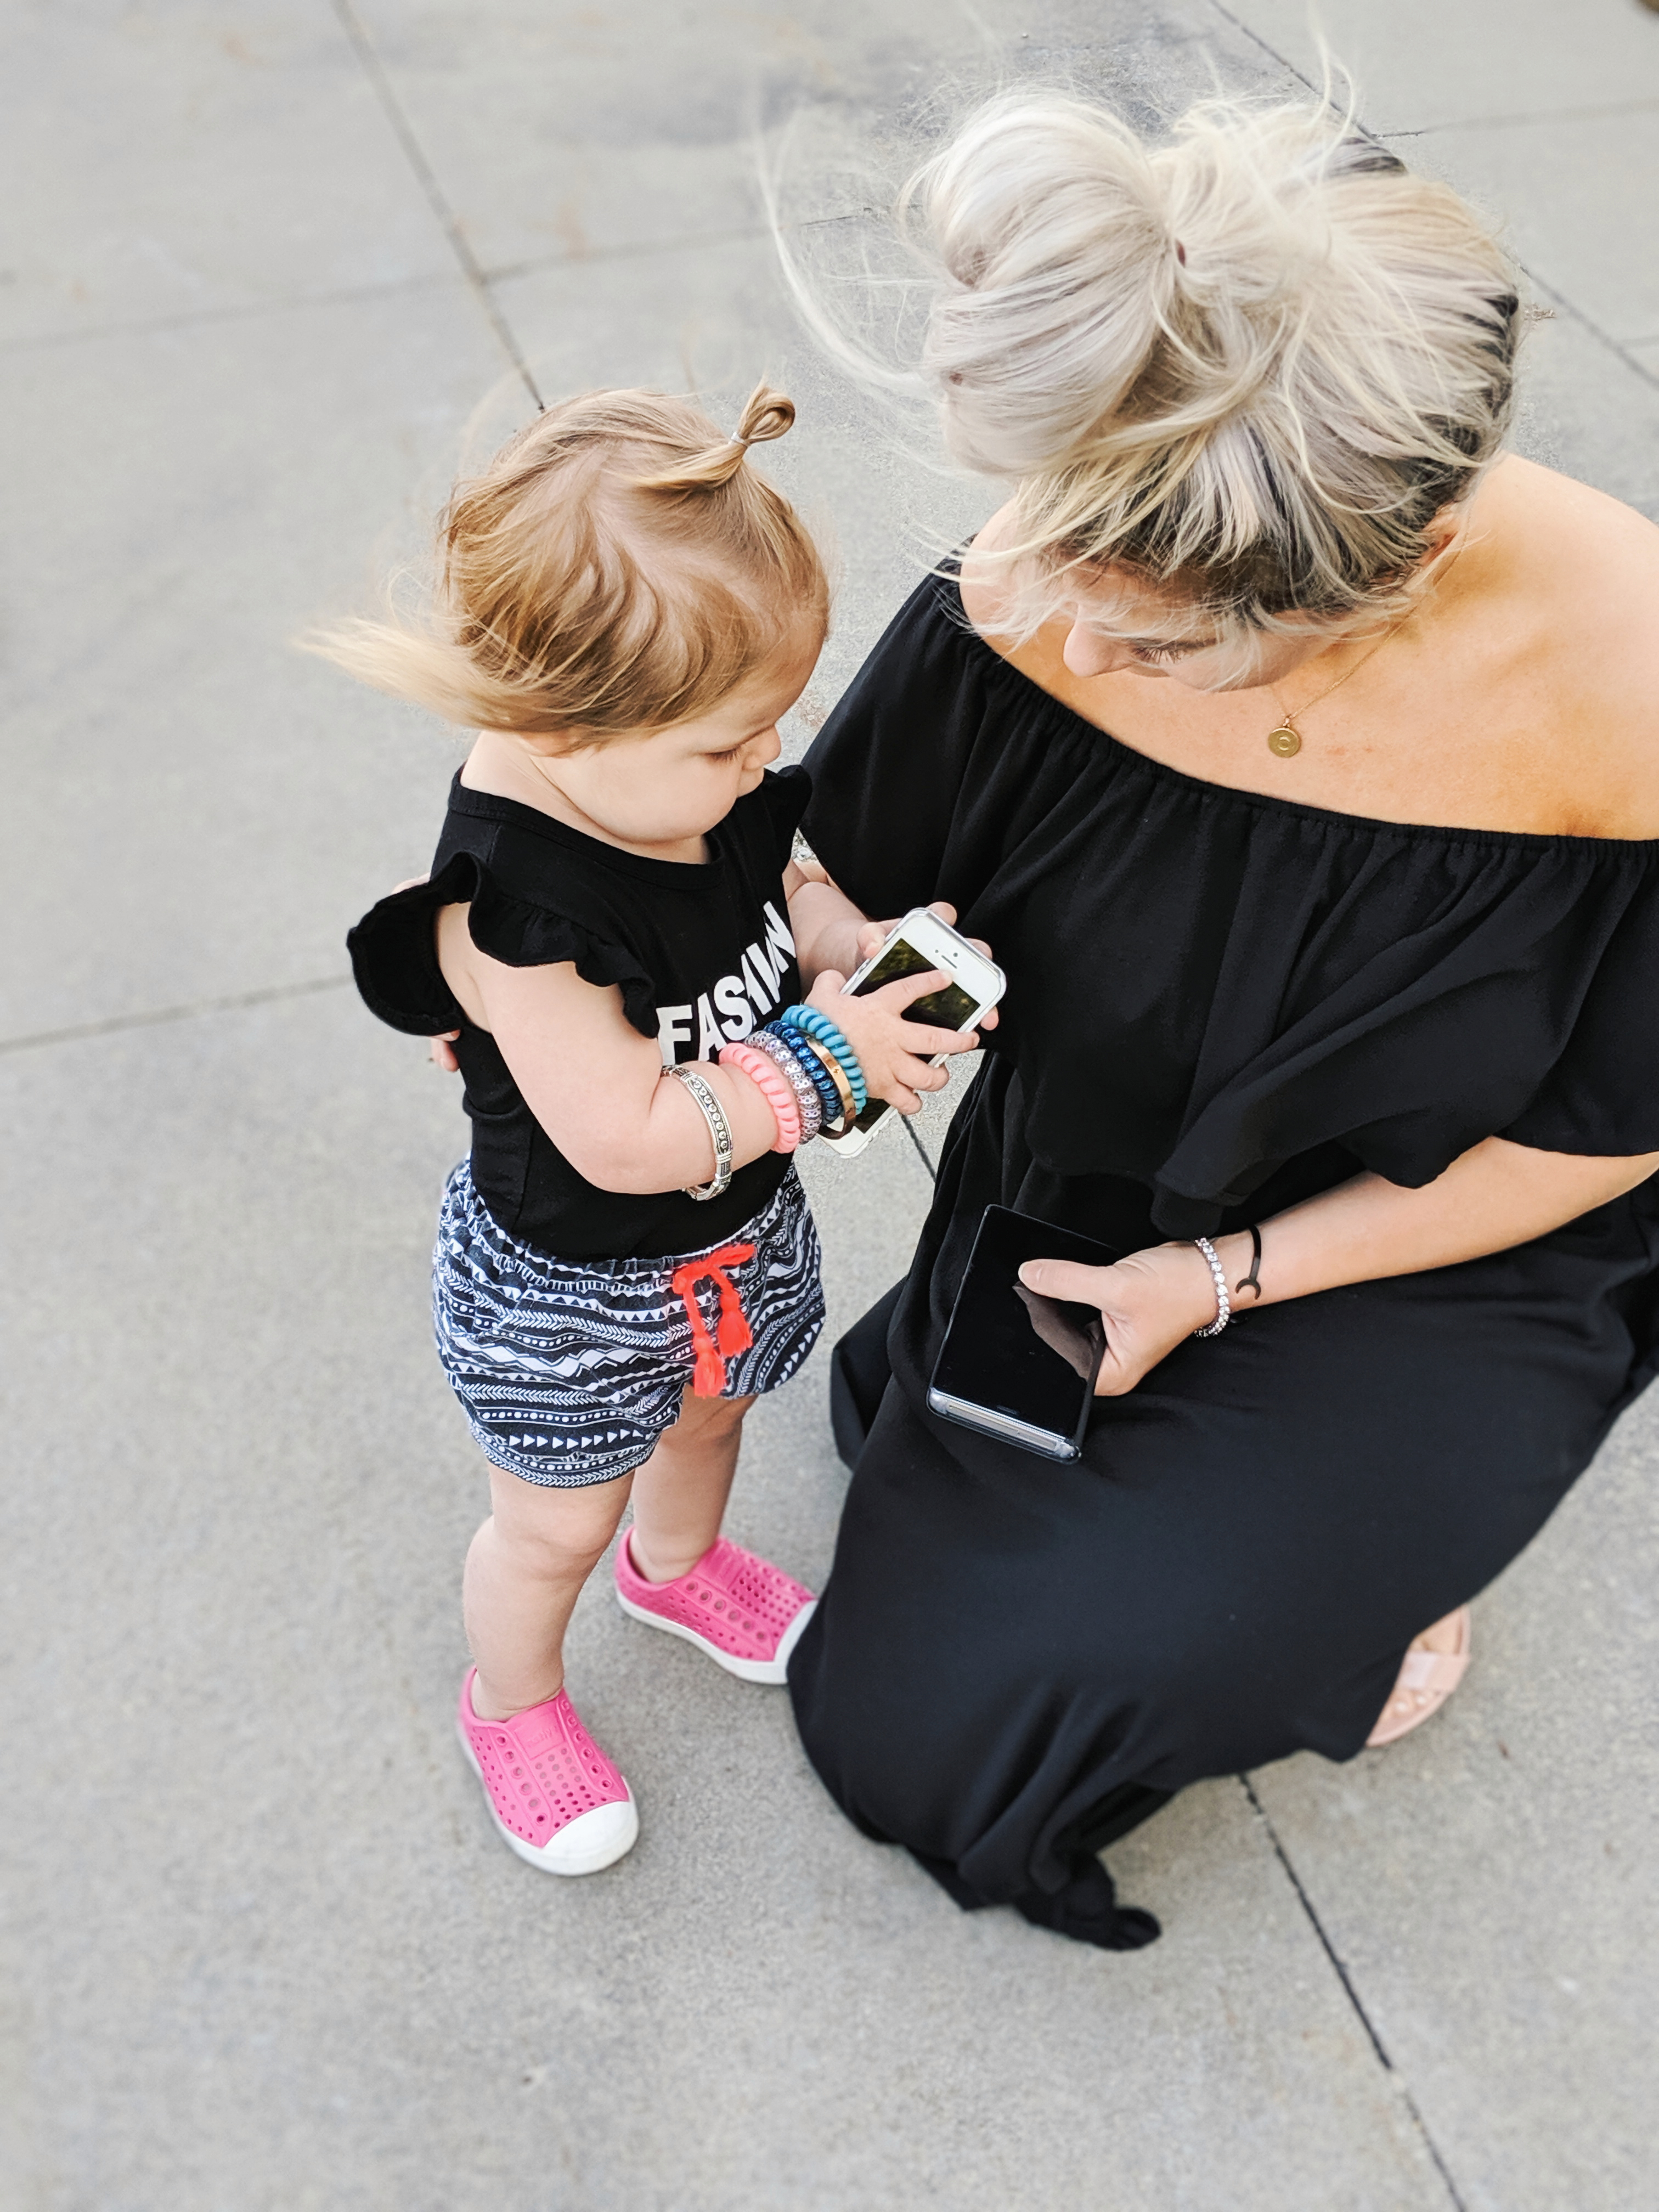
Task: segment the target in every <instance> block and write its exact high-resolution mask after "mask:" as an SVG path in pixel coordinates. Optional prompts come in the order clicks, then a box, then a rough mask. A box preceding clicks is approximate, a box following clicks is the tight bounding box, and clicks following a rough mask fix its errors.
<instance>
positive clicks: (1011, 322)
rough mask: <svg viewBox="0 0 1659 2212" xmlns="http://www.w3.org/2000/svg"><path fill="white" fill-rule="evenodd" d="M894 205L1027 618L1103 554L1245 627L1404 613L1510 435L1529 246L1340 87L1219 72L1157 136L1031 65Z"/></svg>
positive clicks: (847, 346)
mask: <svg viewBox="0 0 1659 2212" xmlns="http://www.w3.org/2000/svg"><path fill="white" fill-rule="evenodd" d="M898 216H899V222H900V226H901V230H902V234H903V236H904V237H905V238H906V239H907V240H908V242H909V244H910V246H912V248H913V249H914V251H915V253H916V254H917V255H918V256H919V257H920V259H921V266H922V270H923V272H924V275H925V276H926V278H927V283H928V285H929V288H930V291H931V301H930V306H929V310H928V313H927V322H926V327H925V331H924V333H923V336H922V338H921V345H920V349H919V352H918V354H917V356H916V357H915V361H914V364H913V367H912V370H911V377H910V381H911V384H912V388H919V389H921V390H922V391H925V392H927V394H928V395H929V396H930V397H931V398H933V401H934V402H935V404H936V405H937V407H938V410H939V416H940V417H941V420H942V423H943V428H944V435H945V442H946V445H947V447H948V448H949V450H950V453H951V456H952V457H953V458H954V459H956V460H957V462H958V463H960V464H962V465H964V466H966V467H967V468H969V469H971V470H974V471H978V472H981V473H982V474H985V475H987V476H991V477H1000V478H1003V479H1005V480H1010V481H1012V483H1013V484H1014V486H1015V491H1014V499H1013V507H1014V524H1015V526H1014V529H1013V531H1012V533H1011V535H1010V538H1008V539H1007V540H1006V541H1005V544H1004V546H1003V549H1002V550H1001V551H1000V554H999V555H998V556H996V558H997V560H998V561H999V562H1000V563H1002V564H1003V565H1004V567H1005V568H1006V571H1007V572H1008V574H1009V577H1010V580H1011V581H1012V582H1018V581H1019V580H1020V579H1021V578H1023V579H1024V586H1023V588H1024V618H1025V620H1026V622H1027V623H1028V625H1029V626H1030V627H1035V625H1036V623H1037V622H1039V621H1041V620H1042V619H1044V618H1045V616H1046V614H1047V613H1048V612H1051V611H1054V607H1055V602H1056V599H1057V597H1058V596H1061V595H1063V593H1064V591H1065V589H1066V582H1067V580H1068V579H1070V580H1071V582H1072V584H1073V586H1075V584H1076V583H1077V582H1078V581H1079V572H1083V574H1085V575H1086V574H1088V573H1089V572H1091V571H1095V570H1097V569H1099V568H1103V567H1104V566H1105V565H1107V564H1113V565H1115V566H1118V567H1121V568H1125V569H1127V571H1129V572H1130V573H1131V574H1133V575H1135V576H1136V577H1137V578H1138V579H1139V580H1142V581H1144V582H1146V584H1148V585H1149V586H1153V587H1155V588H1157V589H1158V590H1160V591H1163V592H1166V593H1167V594H1168V596H1169V597H1170V599H1171V600H1172V601H1173V602H1174V603H1176V605H1179V606H1181V607H1182V608H1183V609H1184V610H1186V611H1188V614H1189V615H1190V616H1192V617H1198V616H1200V615H1202V616H1203V617H1205V618H1206V620H1207V621H1208V622H1209V623H1211V624H1212V625H1214V626H1215V627H1217V628H1218V629H1219V630H1220V632H1221V633H1222V634H1223V635H1227V634H1229V633H1231V634H1232V635H1235V636H1237V635H1238V634H1239V633H1240V632H1248V631H1250V630H1260V629H1277V628H1282V627H1285V618H1286V617H1298V616H1299V617H1307V616H1310V615H1312V616H1318V617H1329V618H1337V619H1346V618H1352V617H1354V616H1355V615H1356V614H1357V613H1358V612H1361V611H1364V612H1369V613H1374V614H1379V615H1386V614H1388V613H1389V612H1390V611H1393V610H1395V609H1396V608H1398V607H1400V606H1401V605H1403V604H1406V603H1407V585H1408V583H1409V581H1410V580H1412V578H1413V575H1414V574H1416V572H1417V571H1418V570H1419V567H1420V564H1421V563H1422V562H1424V560H1425V556H1427V555H1428V554H1429V553H1430V552H1431V550H1432V547H1433V540H1434V532H1433V527H1432V526H1433V525H1434V522H1435V518H1436V517H1437V515H1439V514H1440V513H1442V512H1443V509H1444V508H1445V507H1448V506H1449V505H1450V504H1453V503H1455V502H1456V501H1460V500H1462V499H1463V498H1464V497H1465V496H1466V495H1468V492H1469V490H1470V489H1471V488H1472V486H1473V484H1474V479H1475V477H1477V475H1478V474H1479V472H1480V470H1482V469H1483V468H1484V467H1485V466H1486V465H1487V464H1488V463H1489V462H1490V461H1491V460H1492V459H1494V458H1495V456H1496V454H1497V453H1498V450H1499V448H1500V446H1501V444H1502V441H1503V437H1504V430H1505V428H1506V426H1507V423H1508V421H1509V418H1510V411H1511V407H1512V402H1513V385H1514V375H1513V369H1514V359H1515V351H1516V338H1517V336H1518V331H1519V325H1520V305H1519V300H1518V296H1517V290H1516V278H1515V274H1514V271H1513V270H1512V268H1511V265H1510V263H1509V261H1508V259H1507V258H1506V257H1505V255H1504V252H1503V250H1502V248H1501V247H1500V246H1498V243H1497V241H1496V240H1495V239H1494V238H1493V237H1492V234H1491V232H1490V231H1489V230H1488V229H1487V228H1486V226H1485V225H1484V224H1483V223H1482V222H1481V221H1480V218H1479V217H1478V216H1476V215H1475V214H1474V211H1473V210H1471V209H1470V208H1469V207H1468V206H1467V205H1466V204H1465V203H1464V202H1463V201H1462V200H1461V199H1460V198H1459V197H1457V195H1456V194H1455V192H1454V191H1451V190H1450V189H1449V187H1448V186H1446V185H1439V184H1435V183H1432V182H1431V181H1429V180H1428V179H1425V178H1421V177H1415V176H1413V175H1411V174H1410V173H1408V172H1407V170H1406V168H1405V167H1403V165H1402V164H1401V162H1400V161H1397V160H1396V159H1395V156H1394V155H1392V154H1390V153H1389V152H1388V151H1386V149H1383V148H1382V147H1379V146H1377V145H1376V143H1373V142H1371V141H1370V140H1368V139H1365V138H1364V137H1358V136H1356V135H1355V133H1354V131H1353V129H1352V121H1351V118H1345V117H1343V116H1341V115H1340V114H1338V113H1336V112H1334V110H1333V109H1331V108H1330V107H1329V106H1322V107H1313V106H1307V105H1297V106H1276V107H1270V108H1265V109H1264V108H1261V107H1255V106H1249V105H1248V104H1246V103H1243V102H1241V101H1237V100H1224V99H1214V100H1206V101H1204V102H1202V103H1200V105H1199V106H1195V107H1194V108H1193V109H1192V110H1191V111H1190V112H1188V114H1187V115H1185V116H1184V117H1182V119H1181V120H1180V121H1179V122H1178V123H1177V124H1176V126H1175V129H1174V131H1173V134H1172V136H1171V137H1170V141H1169V143H1166V144H1164V145H1162V146H1152V145H1149V144H1147V143H1144V142H1143V141H1142V139H1141V138H1140V137H1138V136H1137V134H1136V133H1135V132H1134V131H1132V130H1131V129H1130V128H1129V127H1128V126H1127V125H1126V124H1124V123H1122V122H1121V121H1120V120H1119V119H1118V118H1116V117H1115V116H1113V115H1111V114H1109V113H1107V112H1105V111H1103V109H1101V108H1099V107H1097V106H1092V105H1091V104H1089V103H1087V102H1085V101H1084V100H1079V99H1075V98H1072V97H1069V96H1066V95H1063V94H1039V95H1036V96H1033V95H1031V94H1009V95H1006V96H1005V97H1003V98H1000V99H998V100H993V101H992V102H990V103H989V104H988V105H987V106H984V107H983V108H981V110H980V111H979V112H977V113H976V114H975V115H974V116H973V117H972V118H970V119H969V122H968V123H967V125H966V126H965V127H964V128H963V129H962V130H961V131H959V132H958V133H957V136H956V137H954V139H953V140H952V141H951V143H949V144H948V145H946V146H945V148H944V149H943V150H942V151H941V152H939V154H938V155H935V157H934V158H933V160H931V161H928V162H927V165H926V166H925V167H923V168H922V169H921V170H920V171H919V172H918V173H917V174H916V175H915V177H913V178H912V179H911V180H910V182H909V183H908V185H907V186H906V187H905V188H904V191H903V192H902V194H901V196H900V200H899V207H898ZM789 273H790V275H791V277H792V282H793V283H794V286H795V289H796V292H797V296H798V298H799V299H800V300H801V301H802V304H803V305H804V306H805V308H806V310H807V313H808V315H809V319H811V320H812V321H813V323H814V324H815V325H816V327H817V329H818V331H820V333H821V334H823V335H825V336H828V337H829V338H830V340H831V343H833V344H834V345H835V348H836V350H837V352H839V353H840V354H841V356H842V358H843V359H844V360H848V361H850V362H854V363H855V364H861V365H863V366H865V367H866V368H873V369H874V372H875V374H876V375H877V376H878V378H879V379H880V380H882V381H884V382H886V383H888V384H890V385H891V384H892V383H893V382H894V379H893V377H892V375H891V374H890V371H889V370H887V369H885V368H883V366H882V365H881V364H879V363H874V362H871V361H870V359H869V356H868V353H867V350H866V349H861V348H860V347H858V346H856V345H854V344H852V343H849V341H848V337H847V334H846V333H845V332H844V331H838V330H836V329H835V328H834V327H833V326H831V325H830V324H829V318H828V317H827V316H826V315H825V314H824V313H823V309H822V307H819V305H818V304H817V300H816V298H815V296H814V295H813V292H812V289H811V285H810V284H809V283H807V282H806V280H805V278H804V277H803V276H802V275H801V273H800V272H799V270H793V269H791V270H790V272H789Z"/></svg>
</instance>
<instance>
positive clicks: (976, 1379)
mask: <svg viewBox="0 0 1659 2212" xmlns="http://www.w3.org/2000/svg"><path fill="white" fill-rule="evenodd" d="M1119 1258H1121V1254H1119V1253H1116V1252H1114V1251H1113V1250H1112V1249H1111V1248H1110V1246H1109V1245H1106V1244H1097V1243H1096V1242H1095V1240H1094V1238H1093V1237H1080V1236H1079V1234H1078V1232H1077V1231H1076V1230H1074V1229H1057V1228H1056V1227H1055V1226H1054V1223H1053V1222H1051V1221H1038V1220H1036V1218H1034V1217H1033V1216H1032V1215H1030V1214H1029V1213H1015V1212H1013V1211H1012V1209H1011V1208H1010V1207H1008V1206H987V1207H986V1209H985V1212H984V1216H983V1218H982V1219H981V1222H980V1225H979V1230H978V1232H977V1234H976V1235H975V1238H974V1249H973V1250H972V1252H971V1253H970V1254H969V1258H968V1272H967V1273H966V1274H965V1275H963V1279H962V1287H961V1289H960V1290H959V1291H957V1302H956V1304H955V1305H954V1306H953V1307H952V1309H951V1320H950V1324H949V1326H948V1327H947V1328H946V1329H945V1341H944V1343H943V1344H942V1345H941V1346H939V1358H938V1359H937V1360H936V1361H935V1362H934V1364H933V1381H932V1383H930V1384H929V1385H928V1390H927V1403H928V1405H929V1407H931V1408H932V1409H933V1412H934V1413H938V1414H939V1415H941V1416H942V1417H943V1419H945V1420H947V1421H960V1422H961V1423H962V1424H963V1427H964V1428H969V1429H978V1430H981V1431H982V1432H983V1433H984V1434H985V1435H986V1436H990V1437H1000V1438H1001V1439H1002V1441H1003V1442H1004V1443H1011V1444H1018V1447H1019V1448H1020V1449H1021V1450H1022V1451H1030V1452H1036V1453H1038V1454H1040V1455H1041V1456H1042V1458H1044V1459H1076V1458H1077V1456H1078V1455H1079V1453H1080V1452H1081V1450H1082V1449H1083V1433H1084V1431H1085V1429H1086V1428H1087V1427H1088V1425H1089V1409H1090V1407H1091V1404H1092V1403H1093V1401H1094V1391H1095V1377H1096V1376H1097V1375H1098V1374H1099V1372H1100V1363H1101V1361H1102V1360H1103V1358H1105V1356H1106V1329H1105V1324H1104V1323H1103V1322H1102V1320H1101V1317H1100V1315H1099V1313H1098V1312H1097V1310H1096V1309H1095V1308H1094V1307H1093V1306H1085V1305H1077V1304H1073V1303H1072V1302H1071V1301H1070V1300H1068V1299H1060V1298H1046V1297H1039V1296H1038V1295H1037V1293H1036V1291H1028V1290H1027V1289H1026V1287H1025V1285H1024V1283H1022V1282H1021V1281H1020V1279H1019V1269H1020V1267H1021V1264H1022V1263H1023V1262H1024V1261H1027V1260H1077V1261H1081V1262H1082V1264H1083V1265H1084V1266H1085V1267H1110V1266H1111V1264H1112V1262H1113V1261H1115V1260H1117V1259H1119Z"/></svg>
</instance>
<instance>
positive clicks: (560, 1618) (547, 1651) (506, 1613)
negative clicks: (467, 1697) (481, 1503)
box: [461, 1447, 731, 1721]
mask: <svg viewBox="0 0 1659 2212" xmlns="http://www.w3.org/2000/svg"><path fill="white" fill-rule="evenodd" d="M659 1449H660V1447H659ZM633 1480H634V1477H633V1476H631V1475H626V1474H624V1475H619V1476H618V1477H617V1480H615V1481H614V1482H595V1483H592V1484H590V1485H589V1486H587V1487H586V1488H585V1489H581V1490H559V1489H554V1488H551V1487H544V1486H541V1485H539V1484H537V1483H533V1482H526V1481H524V1480H522V1479H521V1478H520V1476H518V1475H516V1474H505V1473H503V1472H502V1471H501V1468H491V1469H490V1471H489V1498H490V1504H491V1505H492V1506H493V1507H494V1509H495V1510H493V1512H492V1513H491V1515H490V1516H489V1520H488V1521H486V1522H484V1524H483V1527H482V1528H480V1529H479V1531H478V1533H477V1535H476V1536H475V1537H474V1538H473V1539H472V1547H471V1550H470V1551H469V1552H468V1553H467V1555H466V1575H465V1580H464V1582H463V1583H462V1586H461V1608H462V1612H463V1613H464V1615H465V1620H466V1640H467V1642H468V1643H469V1644H471V1647H472V1656H473V1658H474V1660H475V1661H476V1662H477V1668H478V1675H477V1680H476V1681H475V1682H474V1684H473V1686H472V1710H473V1711H474V1712H475V1713H477V1717H478V1718H479V1719H480V1720H481V1721H503V1720H507V1719H508V1718H509V1717H511V1716H512V1715H513V1714H514V1713H521V1712H523V1711H525V1709H526V1707H527V1706H530V1705H540V1704H542V1703H543V1702H544V1699H548V1698H555V1697H556V1696H557V1695H558V1693H559V1691H560V1689H561V1687H562V1685H563V1682H564V1632H565V1628H566V1626H567V1625H568V1622H569V1620H570V1613H571V1608H572V1607H574V1604H575V1602H576V1600H577V1598H578V1597H579V1596H580V1595H581V1587H582V1584H583V1583H585V1582H586V1580H587V1577H589V1575H591V1574H592V1571H593V1570H594V1568H595V1567H596V1566H597V1565H599V1560H600V1559H601V1558H602V1557H603V1555H604V1553H605V1546H606V1545H607V1544H608V1543H609V1542H610V1541H611V1538H612V1537H613V1536H614V1535H615V1534H616V1533H617V1522H619V1521H620V1520H621V1519H622V1514H623V1506H624V1505H626V1504H627V1503H628V1491H629V1484H630V1482H631V1481H633ZM726 1481H727V1485H728V1486H729V1485H730V1482H731V1477H730V1475H728V1476H727V1477H726ZM710 1541H711V1542H712V1541H713V1539H712V1538H711V1539H710Z"/></svg>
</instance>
